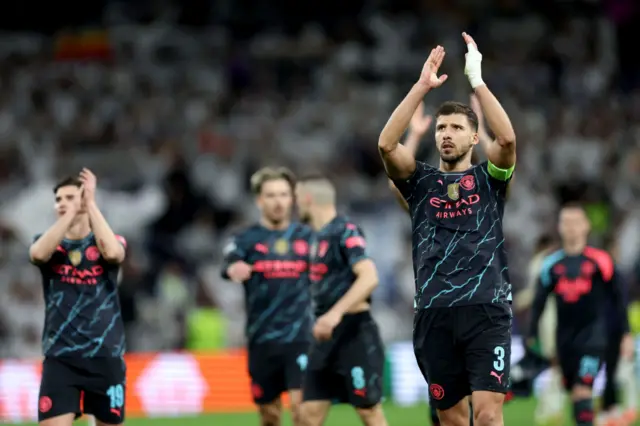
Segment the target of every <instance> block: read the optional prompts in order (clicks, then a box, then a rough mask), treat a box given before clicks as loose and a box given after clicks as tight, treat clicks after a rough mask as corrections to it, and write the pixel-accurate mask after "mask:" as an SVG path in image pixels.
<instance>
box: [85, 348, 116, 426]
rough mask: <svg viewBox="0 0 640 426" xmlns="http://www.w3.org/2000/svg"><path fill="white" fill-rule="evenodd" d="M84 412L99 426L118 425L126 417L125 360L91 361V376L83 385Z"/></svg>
mask: <svg viewBox="0 0 640 426" xmlns="http://www.w3.org/2000/svg"><path fill="white" fill-rule="evenodd" d="M83 392H84V412H85V413H86V414H92V415H93V416H94V417H95V418H96V422H97V423H98V424H99V425H119V424H122V423H124V420H125V417H126V392H127V388H126V367H125V364H124V360H123V359H122V358H96V359H93V360H91V375H90V377H87V378H86V379H85V382H84V384H83Z"/></svg>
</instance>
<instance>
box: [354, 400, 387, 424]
mask: <svg viewBox="0 0 640 426" xmlns="http://www.w3.org/2000/svg"><path fill="white" fill-rule="evenodd" d="M356 411H357V412H358V416H360V420H362V423H363V424H364V425H365V426H386V425H387V421H386V419H385V417H384V412H383V411H382V406H381V405H380V404H376V405H374V406H373V407H367V408H356Z"/></svg>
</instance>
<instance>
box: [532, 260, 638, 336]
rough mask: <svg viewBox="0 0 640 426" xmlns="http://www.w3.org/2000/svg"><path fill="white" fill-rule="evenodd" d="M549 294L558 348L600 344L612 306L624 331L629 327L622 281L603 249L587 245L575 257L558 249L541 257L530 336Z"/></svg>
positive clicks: (536, 329)
mask: <svg viewBox="0 0 640 426" xmlns="http://www.w3.org/2000/svg"><path fill="white" fill-rule="evenodd" d="M552 293H553V294H554V295H555V299H556V302H557V314H558V327H557V340H558V346H559V348H561V347H563V346H565V345H567V344H568V345H569V346H573V345H575V344H577V345H579V346H580V347H603V346H604V345H605V344H606V336H607V322H608V318H607V314H608V313H610V309H609V307H610V306H611V305H613V306H615V311H616V312H615V314H614V315H615V316H616V318H618V319H619V320H620V321H621V322H622V325H621V327H622V329H623V332H627V331H628V330H629V322H628V319H627V314H626V309H625V306H624V297H623V295H622V289H621V282H620V280H619V279H618V278H617V274H616V272H615V268H614V263H613V260H612V258H611V256H610V255H609V253H607V252H605V251H604V250H598V249H595V248H593V247H586V248H585V249H584V251H583V252H582V253H580V254H579V255H574V256H568V255H566V254H565V252H564V251H563V250H559V251H556V252H555V253H553V254H551V255H549V256H547V257H546V258H545V259H544V261H543V263H542V267H541V271H540V277H539V279H538V287H537V291H536V297H535V299H534V303H533V306H532V312H531V329H530V336H532V337H537V334H538V322H539V320H540V316H541V315H542V312H543V310H544V306H545V303H546V300H547V298H548V297H549V295H551V294H552Z"/></svg>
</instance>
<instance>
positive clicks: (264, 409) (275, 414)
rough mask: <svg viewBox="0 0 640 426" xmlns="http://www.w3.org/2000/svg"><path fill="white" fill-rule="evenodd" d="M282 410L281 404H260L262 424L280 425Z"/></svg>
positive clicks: (267, 425) (269, 425)
mask: <svg viewBox="0 0 640 426" xmlns="http://www.w3.org/2000/svg"><path fill="white" fill-rule="evenodd" d="M281 413H282V410H281V408H280V405H279V404H263V405H261V406H260V424H261V426H279V425H280V417H281Z"/></svg>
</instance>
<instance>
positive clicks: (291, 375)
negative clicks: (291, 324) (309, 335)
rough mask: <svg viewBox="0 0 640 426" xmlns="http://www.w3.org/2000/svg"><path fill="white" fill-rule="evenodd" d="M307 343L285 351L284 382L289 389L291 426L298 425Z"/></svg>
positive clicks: (305, 367)
mask: <svg viewBox="0 0 640 426" xmlns="http://www.w3.org/2000/svg"><path fill="white" fill-rule="evenodd" d="M308 350H309V348H308V345H306V344H304V345H299V346H292V347H291V350H288V351H287V354H286V357H287V364H286V366H285V382H286V388H287V390H288V391H289V401H290V404H291V419H292V422H293V426H299V425H300V404H301V403H302V390H301V389H302V378H303V374H304V372H305V371H306V369H307V364H308V360H309V358H308V355H307V352H308Z"/></svg>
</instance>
